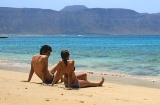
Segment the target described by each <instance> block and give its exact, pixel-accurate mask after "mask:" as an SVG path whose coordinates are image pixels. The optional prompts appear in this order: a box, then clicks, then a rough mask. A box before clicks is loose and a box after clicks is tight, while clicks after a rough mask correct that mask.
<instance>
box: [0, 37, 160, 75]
mask: <svg viewBox="0 0 160 105" xmlns="http://www.w3.org/2000/svg"><path fill="white" fill-rule="evenodd" d="M44 44H47V45H50V46H51V47H52V50H53V51H52V53H51V56H50V58H49V67H51V66H52V65H54V64H56V63H57V62H58V61H59V60H61V57H60V52H61V50H64V49H67V50H69V52H70V58H71V59H74V60H75V67H76V70H77V71H93V72H99V73H108V72H109V73H117V74H124V75H133V76H152V77H159V76H160V36H158V35H134V36H133V35H64V34H63V35H60V34H59V35H9V38H1V39H0V69H1V70H2V69H3V70H12V71H20V72H29V70H30V61H31V58H32V56H33V55H35V54H37V53H39V49H40V48H41V46H42V45H44Z"/></svg>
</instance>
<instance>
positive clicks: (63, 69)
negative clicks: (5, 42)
mask: <svg viewBox="0 0 160 105" xmlns="http://www.w3.org/2000/svg"><path fill="white" fill-rule="evenodd" d="M61 57H62V60H61V61H59V63H58V64H57V73H56V75H55V78H54V80H53V82H52V85H54V84H55V82H56V81H57V80H58V79H59V78H61V77H62V76H63V75H64V84H65V86H66V87H68V89H72V88H83V87H95V86H102V84H103V82H104V78H102V80H101V81H100V82H99V83H93V82H89V81H88V80H87V75H86V76H85V77H84V78H83V79H81V80H80V79H78V78H77V76H76V75H75V72H74V60H69V57H70V56H69V51H68V50H63V51H62V52H61Z"/></svg>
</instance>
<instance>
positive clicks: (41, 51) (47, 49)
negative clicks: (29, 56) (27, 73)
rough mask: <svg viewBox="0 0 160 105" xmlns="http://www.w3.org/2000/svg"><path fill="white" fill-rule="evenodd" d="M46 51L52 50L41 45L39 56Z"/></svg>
mask: <svg viewBox="0 0 160 105" xmlns="http://www.w3.org/2000/svg"><path fill="white" fill-rule="evenodd" d="M47 51H50V52H52V48H51V47H50V46H48V45H43V46H42V47H41V49H40V54H41V55H42V53H43V52H44V53H46V52H47Z"/></svg>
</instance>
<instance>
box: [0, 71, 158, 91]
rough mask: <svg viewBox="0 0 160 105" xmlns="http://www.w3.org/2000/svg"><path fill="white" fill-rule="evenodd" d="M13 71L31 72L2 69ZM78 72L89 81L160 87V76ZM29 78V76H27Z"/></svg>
mask: <svg viewBox="0 0 160 105" xmlns="http://www.w3.org/2000/svg"><path fill="white" fill-rule="evenodd" d="M1 70H2V71H9V72H10V71H11V72H19V73H26V74H27V75H28V74H29V71H20V70H17V71H12V70H3V69H0V71H1ZM75 72H76V74H82V73H86V74H87V76H88V78H89V81H95V82H96V81H97V80H101V77H104V78H105V81H104V82H105V83H114V84H120V85H129V86H140V87H149V88H157V89H160V77H154V78H153V77H146V76H144V77H142V76H130V75H122V74H115V73H102V72H94V71H89V70H88V71H87V70H85V71H82V70H77V71H75ZM26 79H28V77H27V78H26Z"/></svg>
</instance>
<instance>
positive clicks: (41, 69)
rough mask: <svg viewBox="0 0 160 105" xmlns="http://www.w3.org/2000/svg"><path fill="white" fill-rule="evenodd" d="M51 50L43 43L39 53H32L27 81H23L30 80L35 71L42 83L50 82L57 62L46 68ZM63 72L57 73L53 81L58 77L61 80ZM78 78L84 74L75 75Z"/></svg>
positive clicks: (84, 76)
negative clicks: (57, 75)
mask: <svg viewBox="0 0 160 105" xmlns="http://www.w3.org/2000/svg"><path fill="white" fill-rule="evenodd" d="M51 52H52V48H51V47H50V46H48V45H44V46H42V47H41V49H40V54H37V55H34V56H33V58H32V61H31V71H30V73H29V77H28V80H27V81H23V82H30V81H31V78H32V76H33V73H34V72H35V73H36V75H37V76H38V77H39V78H40V79H41V80H42V81H43V85H48V84H51V83H52V81H53V78H54V75H55V74H56V70H57V64H55V65H54V66H53V67H52V68H51V69H48V58H49V56H50V53H51ZM62 76H63V74H61V75H59V78H57V79H56V80H57V81H55V83H57V82H58V81H59V80H60V79H61V82H63V77H62ZM77 78H78V79H85V78H86V74H80V75H77Z"/></svg>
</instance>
